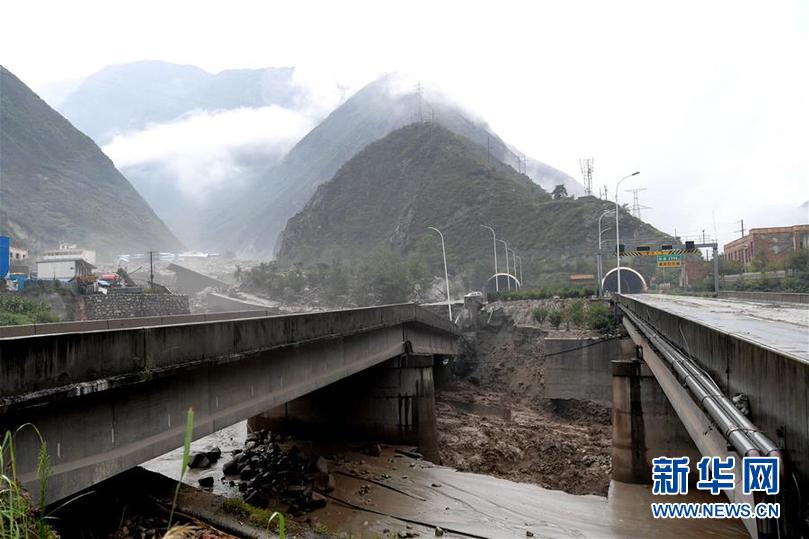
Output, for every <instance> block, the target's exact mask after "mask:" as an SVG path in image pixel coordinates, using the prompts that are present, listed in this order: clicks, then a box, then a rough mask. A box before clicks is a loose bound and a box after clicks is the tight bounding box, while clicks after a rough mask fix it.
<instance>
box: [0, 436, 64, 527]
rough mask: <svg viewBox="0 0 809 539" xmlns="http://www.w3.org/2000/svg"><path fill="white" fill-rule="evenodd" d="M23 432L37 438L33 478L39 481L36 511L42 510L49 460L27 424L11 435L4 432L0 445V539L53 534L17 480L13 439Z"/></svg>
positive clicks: (46, 452) (45, 447)
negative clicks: (37, 445)
mask: <svg viewBox="0 0 809 539" xmlns="http://www.w3.org/2000/svg"><path fill="white" fill-rule="evenodd" d="M24 428H31V429H33V430H34V432H35V433H36V435H37V437H38V438H39V442H40V445H39V454H38V456H37V477H38V478H39V486H40V488H39V507H40V508H43V507H45V501H46V493H47V484H48V476H49V474H50V459H49V457H48V450H47V446H46V444H45V440H43V438H42V436H41V435H40V433H39V431H38V430H37V429H36V427H34V426H33V425H31V424H25V425H22V426H21V427H19V428H18V429H17V430H16V431H15V432H12V431H6V433H5V434H4V435H3V442H2V444H0V538H2V539H18V538H19V539H22V538H25V539H29V538H31V537H39V538H40V539H47V538H51V537H56V534H55V533H54V532H53V530H51V528H50V526H48V524H47V518H46V516H45V515H44V514H42V512H41V510H38V509H36V507H35V506H34V504H33V503H32V501H31V499H30V497H29V495H28V493H26V492H25V490H24V489H23V488H22V486H21V485H20V483H19V481H18V479H17V459H16V456H15V454H14V436H15V435H16V434H17V433H18V432H20V431H21V430H22V429H24Z"/></svg>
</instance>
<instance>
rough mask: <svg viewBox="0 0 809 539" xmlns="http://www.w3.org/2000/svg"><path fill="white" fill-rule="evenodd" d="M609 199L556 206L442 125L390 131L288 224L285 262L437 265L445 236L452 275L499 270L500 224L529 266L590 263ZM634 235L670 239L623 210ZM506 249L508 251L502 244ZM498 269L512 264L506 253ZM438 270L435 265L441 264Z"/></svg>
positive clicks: (541, 267)
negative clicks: (494, 263) (397, 258)
mask: <svg viewBox="0 0 809 539" xmlns="http://www.w3.org/2000/svg"><path fill="white" fill-rule="evenodd" d="M610 207H611V205H610V204H609V202H606V201H603V200H600V199H597V198H594V197H582V198H579V199H576V200H573V199H563V200H552V199H551V197H550V196H549V195H548V194H547V193H546V192H545V191H544V190H543V189H541V188H540V187H539V186H537V185H536V184H534V183H533V182H532V181H531V180H530V179H529V178H528V177H527V176H525V175H522V174H518V173H517V172H516V171H515V170H513V169H512V168H510V167H503V166H497V167H492V166H490V165H488V164H487V155H486V150H485V149H481V148H480V146H478V145H476V144H474V143H472V142H471V141H469V140H468V139H465V138H463V137H460V136H458V135H456V134H454V133H452V132H451V131H449V130H447V129H445V128H443V127H441V126H439V125H436V124H432V125H431V124H414V125H411V126H408V127H404V128H402V129H399V130H397V131H394V132H392V133H391V134H389V135H388V136H386V137H385V138H383V139H382V140H380V141H377V142H375V143H373V144H371V145H369V146H368V147H366V148H365V149H364V150H362V151H361V152H360V153H358V154H357V155H356V156H355V157H353V158H352V159H351V160H349V161H348V162H347V163H346V164H345V165H344V166H343V167H342V168H341V169H340V170H339V172H338V173H337V174H336V175H335V176H334V178H333V179H332V180H331V181H329V182H327V183H325V184H323V185H321V186H320V187H319V188H318V190H317V192H316V194H315V195H314V197H312V200H311V201H310V202H309V203H308V204H307V205H306V207H305V208H304V209H303V210H302V211H301V212H300V213H299V214H298V215H296V216H295V217H293V218H292V219H290V220H289V223H288V225H287V227H286V229H285V230H284V232H283V235H282V240H281V246H280V249H279V258H281V259H282V260H285V261H300V262H317V261H324V262H329V261H330V260H331V259H332V258H341V259H346V260H350V259H354V258H357V257H362V256H364V255H367V254H368V253H370V252H372V251H374V250H375V249H378V248H386V249H392V250H393V251H395V252H398V253H402V254H417V255H418V256H422V257H424V258H425V259H429V260H431V261H432V265H434V264H435V263H436V262H438V261H439V259H437V258H436V257H440V247H437V245H438V244H437V241H438V240H437V238H436V237H435V236H434V235H431V234H433V233H432V232H430V231H429V230H428V229H427V227H428V226H434V227H437V228H439V229H440V230H441V231H442V232H443V233H444V236H445V237H446V241H447V257H448V261H449V263H450V265H451V266H452V267H453V268H454V269H453V270H451V271H452V272H454V273H459V272H463V273H466V274H467V275H470V276H474V278H475V279H476V280H477V281H478V282H479V280H480V278H481V277H485V276H486V275H490V274H491V256H492V255H491V253H492V238H491V235H490V234H489V232H488V231H486V230H484V229H482V228H480V225H481V224H486V225H490V226H493V227H494V228H495V230H496V231H497V234H498V238H502V239H505V240H506V241H508V242H509V246H510V247H512V248H514V249H515V250H516V251H517V252H518V253H519V254H520V255H521V256H522V257H523V260H524V264H525V268H524V270H530V271H533V272H534V273H535V274H536V273H545V272H546V270H548V269H549V268H551V267H553V268H559V270H565V269H568V267H567V266H565V264H560V261H562V262H564V261H565V260H568V261H569V262H570V264H568V266H571V267H570V268H569V269H570V270H571V271H572V270H575V269H576V268H575V264H576V263H579V262H581V261H584V263H585V265H587V264H591V263H592V260H593V258H594V255H593V252H594V250H595V248H596V244H597V238H596V235H597V233H596V224H595V223H596V220H597V218H598V215H600V213H601V212H602V211H603V209H606V208H610ZM622 232H623V233H624V234H625V235H626V237H627V238H630V237H633V236H639V237H644V238H650V237H659V238H664V237H665V235H664V234H662V233H661V232H659V231H657V230H655V229H654V228H652V227H651V226H649V225H646V224H644V223H642V222H641V221H639V220H637V219H635V218H634V217H631V216H629V215H627V214H625V212H624V213H622ZM498 249H501V245H498ZM500 255H501V258H500V263H501V265H502V267H503V268H505V263H504V262H505V260H504V258H503V255H502V251H500ZM433 269H436V268H433Z"/></svg>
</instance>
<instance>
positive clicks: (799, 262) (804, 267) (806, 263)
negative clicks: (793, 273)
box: [786, 247, 809, 271]
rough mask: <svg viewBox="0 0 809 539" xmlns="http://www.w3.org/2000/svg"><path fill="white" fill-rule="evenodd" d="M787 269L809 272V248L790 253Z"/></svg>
mask: <svg viewBox="0 0 809 539" xmlns="http://www.w3.org/2000/svg"><path fill="white" fill-rule="evenodd" d="M786 267H787V268H788V269H793V270H797V271H809V248H806V247H804V248H802V249H798V250H796V251H792V252H791V253H789V256H788V257H787V262H786Z"/></svg>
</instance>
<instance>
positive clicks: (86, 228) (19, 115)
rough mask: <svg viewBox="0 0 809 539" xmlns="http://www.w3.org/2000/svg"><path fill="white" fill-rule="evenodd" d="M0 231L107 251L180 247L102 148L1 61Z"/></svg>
mask: <svg viewBox="0 0 809 539" xmlns="http://www.w3.org/2000/svg"><path fill="white" fill-rule="evenodd" d="M0 232H2V233H4V234H9V235H11V236H12V237H13V238H14V240H15V241H18V242H20V243H24V244H26V245H28V246H29V247H32V248H38V247H50V246H53V245H55V244H56V243H58V242H59V241H61V240H67V241H73V242H77V243H80V244H82V245H83V246H86V247H90V248H95V249H97V250H99V251H100V252H101V253H102V254H114V253H118V252H126V251H129V250H140V251H143V250H148V249H176V248H178V247H180V243H179V241H178V240H177V239H176V238H175V237H174V235H173V234H172V233H171V232H170V231H169V230H168V229H167V228H166V226H165V225H164V224H163V222H162V221H160V219H158V217H157V216H156V215H155V213H154V212H153V211H152V210H151V208H150V207H149V205H148V204H147V203H146V202H145V201H144V200H143V199H142V198H141V197H140V195H138V193H137V192H136V191H135V189H134V188H133V187H132V186H131V185H130V184H129V182H128V181H127V180H126V178H124V177H123V176H122V175H121V173H120V172H118V170H116V168H115V166H114V165H113V164H112V161H110V160H109V159H108V158H107V156H105V155H104V154H103V153H102V152H101V150H100V149H99V148H98V146H96V145H95V144H94V143H93V141H92V140H90V139H89V138H88V137H87V136H85V135H84V134H83V133H81V132H80V131H78V130H77V129H76V128H74V127H73V126H72V125H71V124H70V123H69V122H68V121H67V120H65V119H64V118H63V117H62V116H60V115H59V114H58V113H57V112H56V111H54V110H53V109H51V108H50V107H49V106H48V105H47V104H46V103H45V102H44V101H42V100H41V99H40V98H39V97H37V95H36V94H34V93H33V92H32V91H31V90H30V89H29V88H28V87H27V86H26V85H25V84H24V83H23V82H21V81H20V80H19V79H18V78H17V77H15V76H14V75H13V74H12V73H10V72H9V71H8V70H6V69H5V68H3V67H2V66H0Z"/></svg>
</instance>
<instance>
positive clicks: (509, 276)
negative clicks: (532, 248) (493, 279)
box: [497, 240, 511, 290]
mask: <svg viewBox="0 0 809 539" xmlns="http://www.w3.org/2000/svg"><path fill="white" fill-rule="evenodd" d="M497 241H499V242H500V243H502V244H503V245H504V246H505V248H506V283H508V289H509V290H511V272H510V271H509V269H508V243H506V242H505V240H497Z"/></svg>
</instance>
